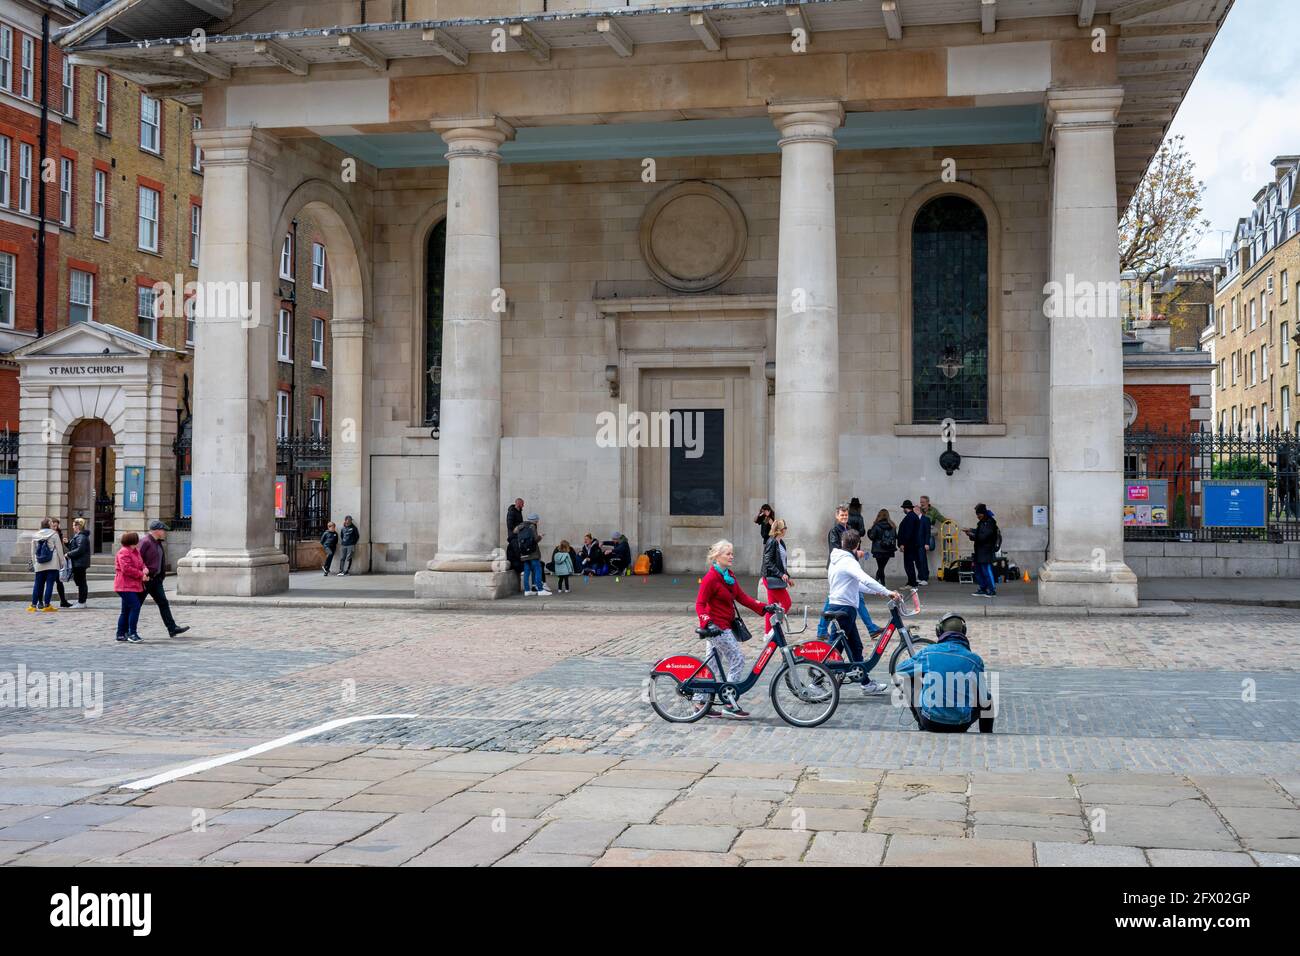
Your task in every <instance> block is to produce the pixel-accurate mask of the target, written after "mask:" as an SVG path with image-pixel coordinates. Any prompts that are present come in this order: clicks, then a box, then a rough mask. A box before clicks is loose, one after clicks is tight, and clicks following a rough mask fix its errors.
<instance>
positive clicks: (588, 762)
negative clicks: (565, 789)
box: [518, 754, 621, 774]
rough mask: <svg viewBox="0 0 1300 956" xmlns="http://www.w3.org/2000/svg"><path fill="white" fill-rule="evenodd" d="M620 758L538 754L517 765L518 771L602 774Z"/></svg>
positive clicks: (593, 755)
mask: <svg viewBox="0 0 1300 956" xmlns="http://www.w3.org/2000/svg"><path fill="white" fill-rule="evenodd" d="M620 759H621V758H619V757H613V756H610V755H608V754H538V755H536V756H530V757H529V758H528V759H527V760H525V761H524V762H523V763H521V764H519V765H518V766H519V769H520V770H555V771H560V772H563V773H575V772H577V773H587V774H597V773H604V772H605V771H606V770H609V769H610V768H611V767H615V766H617V765H618V763H619V761H620Z"/></svg>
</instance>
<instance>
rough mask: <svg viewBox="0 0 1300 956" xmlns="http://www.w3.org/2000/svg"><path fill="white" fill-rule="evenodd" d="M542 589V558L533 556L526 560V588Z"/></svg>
mask: <svg viewBox="0 0 1300 956" xmlns="http://www.w3.org/2000/svg"><path fill="white" fill-rule="evenodd" d="M541 589H542V559H541V558H532V559H531V560H528V561H525V562H524V590H525V591H540V590H541Z"/></svg>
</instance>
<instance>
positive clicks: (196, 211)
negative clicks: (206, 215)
mask: <svg viewBox="0 0 1300 956" xmlns="http://www.w3.org/2000/svg"><path fill="white" fill-rule="evenodd" d="M202 238H203V207H202V206H200V205H199V204H198V203H190V265H192V266H197V265H198V264H199V242H200V240H202Z"/></svg>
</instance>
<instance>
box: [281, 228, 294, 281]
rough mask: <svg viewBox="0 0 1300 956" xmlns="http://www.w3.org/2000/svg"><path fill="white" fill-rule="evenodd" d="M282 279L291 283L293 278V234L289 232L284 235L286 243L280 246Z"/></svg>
mask: <svg viewBox="0 0 1300 956" xmlns="http://www.w3.org/2000/svg"><path fill="white" fill-rule="evenodd" d="M280 278H281V279H288V280H289V281H290V282H293V281H294V278H293V233H291V232H287V233H285V235H284V242H283V243H281V244H280Z"/></svg>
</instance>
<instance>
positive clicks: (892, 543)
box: [876, 525, 898, 551]
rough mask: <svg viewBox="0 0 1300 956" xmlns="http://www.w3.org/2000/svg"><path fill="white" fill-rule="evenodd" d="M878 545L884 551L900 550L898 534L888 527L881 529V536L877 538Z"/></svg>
mask: <svg viewBox="0 0 1300 956" xmlns="http://www.w3.org/2000/svg"><path fill="white" fill-rule="evenodd" d="M876 544H878V545H880V550H882V551H896V550H898V532H896V531H895V530H894V529H893V528H891V527H889V526H888V525H886V526H885V527H883V528H881V529H880V535H879V536H878V537H877V538H876Z"/></svg>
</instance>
